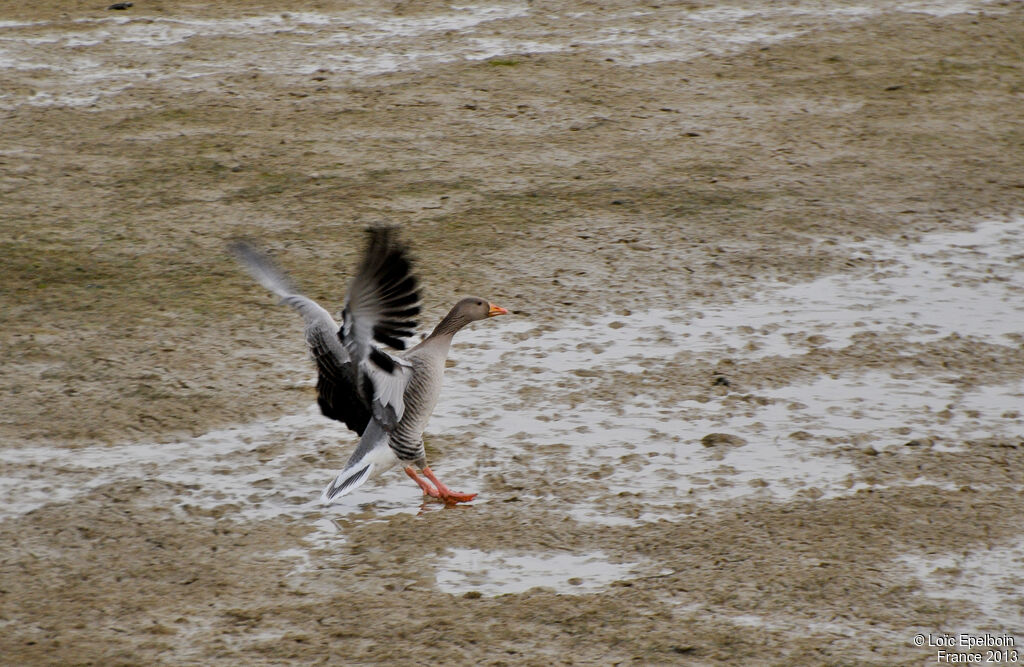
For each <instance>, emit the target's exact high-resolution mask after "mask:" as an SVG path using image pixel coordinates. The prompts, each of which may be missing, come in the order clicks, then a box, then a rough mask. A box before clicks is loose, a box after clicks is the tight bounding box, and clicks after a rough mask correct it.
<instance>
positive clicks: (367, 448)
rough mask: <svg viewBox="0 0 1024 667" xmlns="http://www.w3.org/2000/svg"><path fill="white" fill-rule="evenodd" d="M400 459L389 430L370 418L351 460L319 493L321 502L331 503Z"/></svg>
mask: <svg viewBox="0 0 1024 667" xmlns="http://www.w3.org/2000/svg"><path fill="white" fill-rule="evenodd" d="M397 462H398V457H397V456H395V452H394V450H392V449H391V440H390V438H389V436H388V434H387V432H386V431H384V429H383V428H381V426H380V424H378V423H377V421H376V420H371V421H370V424H369V425H368V427H367V429H366V431H365V432H363V437H362V438H360V440H359V444H358V445H357V446H356V451H354V452H352V456H351V457H349V460H348V463H346V464H345V467H344V468H342V470H341V472H339V473H338V475H337V476H336V477H335V478H334V481H332V482H331V483H330V484H328V485H327V486H326V487H325V488H324V491H323V493H321V494H320V502H322V503H323V504H324V505H330V504H331V503H333V502H335V501H337V500H338V499H339V498H341V497H342V496H344V495H346V494H348V493H350V492H352V491H353V490H355V489H358V488H359V487H360V486H362V485H363V484H364V483H365V482H366V480H368V479H370V478H371V477H374V476H375V475H377V474H379V473H382V472H384V471H385V470H387V469H388V468H390V467H391V466H393V465H394V464H395V463H397Z"/></svg>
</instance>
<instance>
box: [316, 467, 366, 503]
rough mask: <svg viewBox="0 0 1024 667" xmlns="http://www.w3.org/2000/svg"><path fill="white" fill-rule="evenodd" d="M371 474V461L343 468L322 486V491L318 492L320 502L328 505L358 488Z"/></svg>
mask: <svg viewBox="0 0 1024 667" xmlns="http://www.w3.org/2000/svg"><path fill="white" fill-rule="evenodd" d="M371 475H373V464H372V463H366V464H363V465H361V466H353V467H351V468H345V469H344V470H342V471H341V472H340V473H338V476H337V477H336V478H335V479H334V481H333V482H331V483H330V484H328V485H327V486H326V487H325V488H324V491H323V493H321V494H320V502H322V503H323V504H324V505H330V504H331V503H333V502H334V501H335V500H337V499H338V498H341V497H342V496H344V495H346V494H347V493H349V492H351V491H352V490H353V489H358V488H359V487H360V486H362V485H363V482H365V481H366V480H368V479H370V476H371Z"/></svg>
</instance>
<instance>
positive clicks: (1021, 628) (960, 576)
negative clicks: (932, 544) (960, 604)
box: [896, 540, 1024, 636]
mask: <svg viewBox="0 0 1024 667" xmlns="http://www.w3.org/2000/svg"><path fill="white" fill-rule="evenodd" d="M896 564H897V567H903V568H906V569H908V570H909V572H910V574H911V576H913V577H914V578H915V579H917V581H918V582H920V583H921V585H922V590H923V591H924V593H925V594H926V595H928V596H930V597H934V598H942V599H947V600H962V601H964V602H967V603H969V604H972V605H976V606H977V607H978V612H977V614H971V615H970V617H971V620H969V621H966V622H963V623H960V624H958V625H957V628H956V629H957V632H975V633H977V632H986V631H987V632H998V633H1004V632H1005V633H1008V634H1012V635H1016V636H1020V634H1021V633H1024V594H1022V593H1021V591H1022V590H1024V540H1021V541H1019V542H1017V543H1015V544H1010V545H1006V546H1001V547H995V548H991V549H975V550H973V551H970V552H967V553H962V554H927V555H920V554H905V555H903V556H901V557H900V558H899V559H897V561H896ZM923 630H924V631H926V632H928V631H932V632H934V631H935V630H937V629H936V628H924V629H923Z"/></svg>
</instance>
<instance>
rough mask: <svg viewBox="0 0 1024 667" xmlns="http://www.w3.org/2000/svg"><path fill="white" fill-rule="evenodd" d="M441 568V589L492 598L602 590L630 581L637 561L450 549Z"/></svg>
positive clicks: (596, 555) (438, 577)
mask: <svg viewBox="0 0 1024 667" xmlns="http://www.w3.org/2000/svg"><path fill="white" fill-rule="evenodd" d="M449 551H450V555H449V556H446V557H442V558H441V559H439V561H438V563H437V565H436V581H437V587H438V588H439V589H440V590H441V591H443V592H445V593H454V594H464V593H469V592H477V593H480V594H481V595H484V596H487V597H492V596H496V595H505V594H508V593H522V592H524V591H528V590H530V589H532V588H546V589H550V590H554V591H555V592H556V593H563V594H577V595H578V594H583V593H590V592H593V591H595V590H600V589H601V588H604V587H605V586H607V585H608V584H611V583H612V582H614V581H618V580H622V579H628V578H630V574H631V573H632V571H633V570H634V569H635V568H636V567H637V564H636V563H611V562H609V561H608V558H607V556H606V555H605V554H604V553H602V552H600V551H595V552H593V553H588V554H583V555H580V554H572V553H558V552H550V553H541V554H532V553H526V554H520V553H509V552H503V551H480V550H479V549H451V550H449Z"/></svg>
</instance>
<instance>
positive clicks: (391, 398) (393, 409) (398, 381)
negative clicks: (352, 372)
mask: <svg viewBox="0 0 1024 667" xmlns="http://www.w3.org/2000/svg"><path fill="white" fill-rule="evenodd" d="M388 356H389V357H391V359H392V360H393V361H394V362H395V369H394V371H393V372H391V373H388V372H387V371H385V370H383V369H381V368H378V367H377V365H376V364H375V363H373V362H372V361H370V360H369V359H367V360H365V361H363V363H362V364H360V366H361V370H362V371H363V372H364V373H365V374H366V375H368V376H369V378H370V382H372V383H373V400H372V401H370V406H371V408H372V410H373V416H374V418H375V419H376V420H377V421H378V422H380V424H381V425H382V426H383V427H384V428H385V430H388V431H390V430H391V429H393V428H394V427H395V425H396V424H398V422H400V421H401V420H402V415H404V414H405V390H406V388H407V387H408V386H409V379H410V378H411V377H412V364H410V363H409V362H408V361H406V360H405V359H401V358H399V357H395V356H393V355H388Z"/></svg>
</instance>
